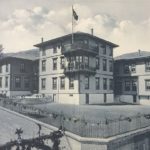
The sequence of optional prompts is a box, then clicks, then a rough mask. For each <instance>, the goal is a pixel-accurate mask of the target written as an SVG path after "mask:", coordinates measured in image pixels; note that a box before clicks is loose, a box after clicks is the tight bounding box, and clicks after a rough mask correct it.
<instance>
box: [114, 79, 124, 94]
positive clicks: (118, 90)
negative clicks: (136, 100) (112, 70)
mask: <svg viewBox="0 0 150 150" xmlns="http://www.w3.org/2000/svg"><path fill="white" fill-rule="evenodd" d="M114 90H115V93H116V94H121V92H122V82H121V81H116V83H115V89H114Z"/></svg>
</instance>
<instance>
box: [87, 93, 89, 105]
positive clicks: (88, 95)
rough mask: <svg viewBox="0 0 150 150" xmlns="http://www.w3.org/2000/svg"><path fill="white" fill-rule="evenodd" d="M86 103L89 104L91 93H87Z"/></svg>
mask: <svg viewBox="0 0 150 150" xmlns="http://www.w3.org/2000/svg"><path fill="white" fill-rule="evenodd" d="M86 104H89V94H87V93H86Z"/></svg>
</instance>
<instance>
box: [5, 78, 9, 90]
mask: <svg viewBox="0 0 150 150" xmlns="http://www.w3.org/2000/svg"><path fill="white" fill-rule="evenodd" d="M5 87H6V88H7V87H8V77H5Z"/></svg>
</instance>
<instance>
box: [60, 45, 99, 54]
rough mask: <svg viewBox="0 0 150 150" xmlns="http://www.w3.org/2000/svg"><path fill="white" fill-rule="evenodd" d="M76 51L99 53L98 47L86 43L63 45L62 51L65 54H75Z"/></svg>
mask: <svg viewBox="0 0 150 150" xmlns="http://www.w3.org/2000/svg"><path fill="white" fill-rule="evenodd" d="M76 52H80V54H91V55H98V47H94V46H90V45H89V44H85V43H73V44H67V45H64V46H63V47H62V53H63V54H64V55H67V54H75V53H76Z"/></svg>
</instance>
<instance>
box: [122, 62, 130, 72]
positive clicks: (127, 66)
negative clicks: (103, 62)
mask: <svg viewBox="0 0 150 150" xmlns="http://www.w3.org/2000/svg"><path fill="white" fill-rule="evenodd" d="M123 72H124V73H125V74H128V73H130V69H129V64H124V66H123Z"/></svg>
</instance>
